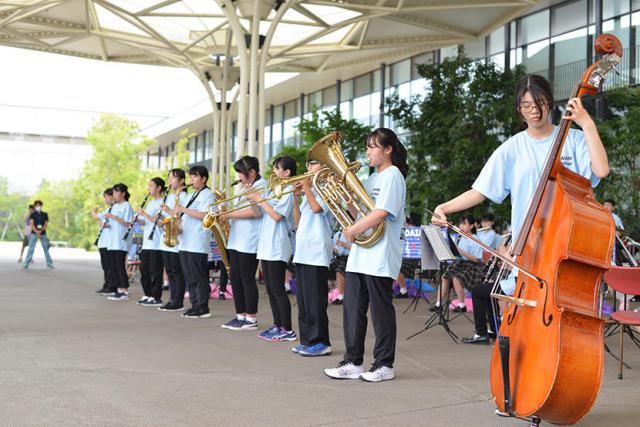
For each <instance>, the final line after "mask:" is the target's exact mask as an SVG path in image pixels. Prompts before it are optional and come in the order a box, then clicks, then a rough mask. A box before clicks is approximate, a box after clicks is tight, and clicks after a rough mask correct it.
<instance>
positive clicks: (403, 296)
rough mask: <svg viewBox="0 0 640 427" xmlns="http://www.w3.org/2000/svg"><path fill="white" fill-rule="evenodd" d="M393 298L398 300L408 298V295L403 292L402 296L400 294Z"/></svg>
mask: <svg viewBox="0 0 640 427" xmlns="http://www.w3.org/2000/svg"><path fill="white" fill-rule="evenodd" d="M394 298H399V299H404V298H409V294H408V293H407V292H405V293H404V294H403V293H402V292H400V293H399V294H398V295H396V296H395V297H394Z"/></svg>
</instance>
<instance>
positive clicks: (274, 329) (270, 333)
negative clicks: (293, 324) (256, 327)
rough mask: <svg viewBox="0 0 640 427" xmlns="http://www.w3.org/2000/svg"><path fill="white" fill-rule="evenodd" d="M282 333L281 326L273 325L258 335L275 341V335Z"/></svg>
mask: <svg viewBox="0 0 640 427" xmlns="http://www.w3.org/2000/svg"><path fill="white" fill-rule="evenodd" d="M279 333H280V327H278V326H276V325H273V326H272V327H270V328H269V329H267V330H265V331H262V332H260V333H259V334H258V337H260V338H262V339H263V340H266V341H273V337H274V336H276V335H277V334H279Z"/></svg>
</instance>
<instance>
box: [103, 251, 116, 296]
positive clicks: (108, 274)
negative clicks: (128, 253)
mask: <svg viewBox="0 0 640 427" xmlns="http://www.w3.org/2000/svg"><path fill="white" fill-rule="evenodd" d="M99 251H100V265H101V266H102V273H103V276H104V284H103V285H102V289H104V290H106V291H110V292H115V291H116V285H115V283H114V280H113V277H112V276H113V274H112V271H111V264H109V254H108V253H107V248H100V249H99Z"/></svg>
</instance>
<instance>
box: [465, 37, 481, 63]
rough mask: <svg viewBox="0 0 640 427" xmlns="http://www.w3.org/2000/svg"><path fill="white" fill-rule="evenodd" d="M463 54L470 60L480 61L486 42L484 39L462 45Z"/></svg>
mask: <svg viewBox="0 0 640 427" xmlns="http://www.w3.org/2000/svg"><path fill="white" fill-rule="evenodd" d="M463 46H464V54H465V55H467V57H469V58H471V59H480V58H484V57H485V51H486V41H485V38H484V37H483V38H481V39H480V40H475V41H472V42H469V43H465V44H464V45H463Z"/></svg>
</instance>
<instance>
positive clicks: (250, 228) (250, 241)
mask: <svg viewBox="0 0 640 427" xmlns="http://www.w3.org/2000/svg"><path fill="white" fill-rule="evenodd" d="M266 186H267V181H266V180H265V179H264V178H260V179H259V180H257V181H256V182H254V183H253V185H252V188H261V187H262V188H266ZM245 191H246V190H245ZM246 203H247V199H245V198H244V197H240V198H239V199H238V202H237V203H236V206H242V205H244V204H246ZM261 224H262V218H261V217H257V218H246V219H230V220H229V240H228V241H227V249H233V250H236V251H238V252H243V253H246V254H255V253H257V252H258V239H259V237H260V225H261Z"/></svg>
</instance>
